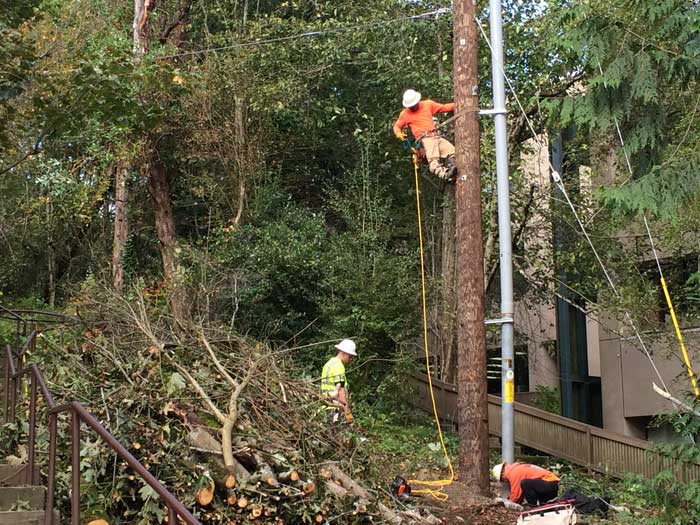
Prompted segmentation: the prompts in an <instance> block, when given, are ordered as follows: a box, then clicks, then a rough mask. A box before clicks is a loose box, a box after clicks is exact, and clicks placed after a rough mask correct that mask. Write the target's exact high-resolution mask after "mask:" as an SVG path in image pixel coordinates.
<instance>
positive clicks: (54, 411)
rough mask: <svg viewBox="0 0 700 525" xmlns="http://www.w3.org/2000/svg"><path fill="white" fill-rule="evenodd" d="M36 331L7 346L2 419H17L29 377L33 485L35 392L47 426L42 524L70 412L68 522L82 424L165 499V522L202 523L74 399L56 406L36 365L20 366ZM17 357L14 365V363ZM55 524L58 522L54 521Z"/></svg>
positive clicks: (76, 498)
mask: <svg viewBox="0 0 700 525" xmlns="http://www.w3.org/2000/svg"><path fill="white" fill-rule="evenodd" d="M36 336H37V332H36V330H34V331H32V332H31V334H30V335H29V338H28V340H27V343H26V344H25V345H24V347H23V348H22V349H21V350H20V351H19V352H14V351H13V350H12V348H11V347H10V345H7V346H6V348H5V383H4V384H5V391H4V394H3V397H4V407H5V412H4V414H5V420H6V421H10V422H14V421H15V420H16V408H17V404H18V401H19V399H18V397H19V396H18V393H20V392H21V390H22V389H21V383H22V379H23V378H24V376H29V383H30V384H29V435H28V441H29V443H28V445H27V456H28V458H27V463H28V465H27V468H28V471H29V474H28V477H29V479H28V481H29V482H30V483H31V484H36V483H37V482H38V481H39V480H37V479H34V478H35V476H36V473H35V465H36V433H37V432H36V430H37V405H38V400H39V399H38V395H39V393H41V396H42V397H43V398H44V402H45V403H46V408H47V411H48V420H49V421H48V427H49V451H48V453H49V461H48V472H47V496H46V509H45V520H44V524H45V525H54V513H53V510H54V499H55V495H54V492H55V489H56V438H57V426H58V414H60V413H70V414H71V525H80V435H81V428H80V427H81V423H85V424H86V425H87V426H88V427H89V428H90V429H92V430H93V431H94V432H95V433H96V434H97V435H98V436H99V437H100V438H101V439H102V441H103V442H104V443H105V444H106V445H107V446H108V447H109V448H111V449H112V451H114V452H115V453H116V454H117V455H118V456H119V457H120V458H121V459H122V460H124V461H125V462H126V463H127V464H128V465H129V466H130V467H131V468H132V469H133V470H134V471H135V472H136V473H137V474H138V475H139V476H140V477H141V478H142V479H143V480H144V481H145V482H146V483H147V484H148V485H149V486H150V487H151V488H152V489H153V490H154V491H155V492H156V493H157V494H158V495H159V496H160V497H161V498H162V499H163V500H164V502H165V505H166V507H167V509H168V523H169V524H170V525H174V524H177V523H179V522H180V521H184V522H185V523H187V524H189V525H201V524H200V522H199V521H198V520H197V519H196V518H195V517H194V516H192V514H191V513H190V512H189V511H188V510H187V509H186V508H185V506H184V505H183V504H182V503H180V501H178V499H177V498H176V497H175V496H174V495H173V494H172V493H171V492H170V491H168V489H166V488H165V487H164V486H163V485H162V484H161V483H160V482H159V481H158V480H157V479H156V478H155V477H154V476H153V474H151V473H150V472H149V471H148V470H147V469H146V467H144V466H143V465H142V464H141V463H140V462H139V461H138V460H137V459H136V458H135V457H134V456H133V455H132V454H131V453H130V452H129V451H128V450H127V449H126V448H125V447H124V446H123V445H122V444H121V443H119V441H117V439H116V438H115V437H114V436H113V435H112V434H111V433H110V432H109V431H108V430H107V429H105V428H104V427H103V426H102V424H100V422H99V421H98V420H97V419H96V418H95V417H94V416H93V415H92V414H90V412H88V411H87V410H86V409H85V407H83V406H82V405H81V404H80V403H79V402H77V401H71V402H69V403H65V404H62V405H56V403H55V402H54V399H53V396H52V395H51V392H50V391H49V389H48V387H47V386H46V381H45V380H44V377H43V375H42V374H41V371H40V370H39V368H38V367H37V366H36V365H33V364H32V365H29V366H28V367H24V366H23V361H22V357H23V356H24V354H25V353H26V352H27V351H28V350H29V349H33V348H35V346H36ZM15 360H17V364H15ZM56 525H57V524H56Z"/></svg>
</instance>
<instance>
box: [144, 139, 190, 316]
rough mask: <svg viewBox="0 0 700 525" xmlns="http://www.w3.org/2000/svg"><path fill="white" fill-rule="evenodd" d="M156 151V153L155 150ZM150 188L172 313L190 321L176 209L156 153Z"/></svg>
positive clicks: (150, 170)
mask: <svg viewBox="0 0 700 525" xmlns="http://www.w3.org/2000/svg"><path fill="white" fill-rule="evenodd" d="M152 147H153V148H154V150H155V146H152ZM148 186H149V191H150V193H151V199H152V200H153V213H154V216H155V227H156V234H157V235H158V241H159V246H160V256H161V259H162V260H163V275H164V277H165V281H166V285H167V286H168V288H170V298H169V302H170V309H171V311H172V314H173V315H174V316H175V318H176V319H178V320H180V321H184V320H185V319H186V308H185V295H184V293H183V290H182V282H181V272H180V271H179V265H178V262H177V236H176V234H175V219H174V218H173V208H172V206H171V204H170V184H169V182H168V177H167V174H166V173H165V166H163V163H162V162H161V161H160V160H159V159H158V154H157V152H155V151H154V155H153V158H152V159H151V164H150V166H149V174H148Z"/></svg>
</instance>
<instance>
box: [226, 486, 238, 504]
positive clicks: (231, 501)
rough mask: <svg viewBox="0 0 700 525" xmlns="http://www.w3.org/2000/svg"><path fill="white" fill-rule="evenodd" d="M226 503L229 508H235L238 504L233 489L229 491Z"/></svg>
mask: <svg viewBox="0 0 700 525" xmlns="http://www.w3.org/2000/svg"><path fill="white" fill-rule="evenodd" d="M226 503H227V504H228V506H229V507H233V506H234V505H235V504H236V493H235V492H234V491H233V490H232V489H228V491H227V492H226Z"/></svg>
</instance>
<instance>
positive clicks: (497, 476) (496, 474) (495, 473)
mask: <svg viewBox="0 0 700 525" xmlns="http://www.w3.org/2000/svg"><path fill="white" fill-rule="evenodd" d="M502 471H503V463H499V464H497V465H494V466H493V468H492V469H491V477H492V478H493V479H494V481H501V472H502Z"/></svg>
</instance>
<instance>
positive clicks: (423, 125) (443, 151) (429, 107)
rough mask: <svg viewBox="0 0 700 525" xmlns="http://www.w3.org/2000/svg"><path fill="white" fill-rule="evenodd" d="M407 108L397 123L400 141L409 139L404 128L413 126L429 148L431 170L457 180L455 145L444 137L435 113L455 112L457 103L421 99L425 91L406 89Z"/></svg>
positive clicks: (426, 152)
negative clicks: (438, 128)
mask: <svg viewBox="0 0 700 525" xmlns="http://www.w3.org/2000/svg"><path fill="white" fill-rule="evenodd" d="M403 107H404V108H405V109H404V110H403V111H401V113H400V114H399V118H398V119H397V120H396V122H395V123H394V135H396V138H397V139H399V140H405V139H406V134H405V133H404V132H403V129H404V128H405V127H406V126H409V127H410V128H411V133H413V137H414V138H415V139H416V142H417V143H418V144H419V146H420V147H421V148H422V149H423V150H425V157H426V159H427V160H428V165H429V167H430V171H431V172H432V173H433V174H435V175H437V176H438V177H440V178H441V179H445V180H447V181H449V182H452V181H454V178H455V176H456V175H457V167H456V165H455V157H454V155H455V147H454V146H453V145H452V144H451V143H450V142H449V141H448V140H446V139H444V138H443V137H441V136H440V134H439V133H438V132H437V130H436V129H435V122H434V121H433V115H435V113H449V112H450V111H454V109H455V105H454V102H448V103H447V104H440V103H439V102H435V101H434V100H430V99H425V100H423V101H421V94H420V93H418V92H417V91H415V90H413V89H409V90H406V92H405V93H404V94H403Z"/></svg>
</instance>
